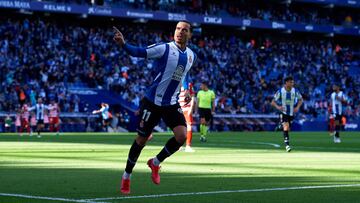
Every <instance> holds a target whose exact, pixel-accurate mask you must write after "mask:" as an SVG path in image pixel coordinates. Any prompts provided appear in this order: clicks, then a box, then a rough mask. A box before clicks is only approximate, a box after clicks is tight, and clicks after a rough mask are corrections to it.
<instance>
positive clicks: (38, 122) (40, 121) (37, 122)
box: [36, 119, 44, 125]
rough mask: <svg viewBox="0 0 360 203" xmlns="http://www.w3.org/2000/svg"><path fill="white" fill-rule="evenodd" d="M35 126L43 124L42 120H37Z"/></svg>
mask: <svg viewBox="0 0 360 203" xmlns="http://www.w3.org/2000/svg"><path fill="white" fill-rule="evenodd" d="M36 124H37V125H40V124H44V119H39V120H37V121H36Z"/></svg>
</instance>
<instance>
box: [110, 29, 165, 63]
mask: <svg viewBox="0 0 360 203" xmlns="http://www.w3.org/2000/svg"><path fill="white" fill-rule="evenodd" d="M113 29H114V38H113V39H114V41H115V42H116V43H117V44H118V45H119V46H120V47H122V48H123V49H124V50H125V51H126V52H127V53H128V54H130V55H131V56H134V57H141V58H148V59H151V58H160V57H162V56H163V55H164V53H165V51H166V45H165V44H160V45H159V44H154V45H151V46H148V47H146V48H144V47H137V46H133V45H130V44H129V43H126V42H125V38H124V35H123V34H122V33H121V32H120V30H119V29H117V28H116V27H115V26H114V27H113Z"/></svg>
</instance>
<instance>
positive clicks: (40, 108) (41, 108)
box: [28, 98, 51, 138]
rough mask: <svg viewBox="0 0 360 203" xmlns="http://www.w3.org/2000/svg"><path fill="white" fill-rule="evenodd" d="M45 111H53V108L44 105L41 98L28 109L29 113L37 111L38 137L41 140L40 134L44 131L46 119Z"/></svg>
mask: <svg viewBox="0 0 360 203" xmlns="http://www.w3.org/2000/svg"><path fill="white" fill-rule="evenodd" d="M45 109H47V110H51V108H50V107H49V106H47V105H45V104H43V103H42V99H41V98H39V99H38V102H37V104H35V106H32V107H30V108H28V111H32V110H35V113H36V125H37V129H36V131H37V137H38V138H40V137H41V135H40V132H41V130H42V129H44V117H45Z"/></svg>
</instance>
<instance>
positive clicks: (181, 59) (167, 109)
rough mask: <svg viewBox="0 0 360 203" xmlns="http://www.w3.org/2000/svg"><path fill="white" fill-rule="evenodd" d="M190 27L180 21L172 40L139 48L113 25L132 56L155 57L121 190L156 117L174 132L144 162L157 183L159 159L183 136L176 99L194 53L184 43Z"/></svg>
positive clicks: (182, 120)
mask: <svg viewBox="0 0 360 203" xmlns="http://www.w3.org/2000/svg"><path fill="white" fill-rule="evenodd" d="M190 29H191V25H190V23H189V22H187V21H180V22H178V23H177V25H176V28H175V33H174V41H172V42H168V43H163V44H155V45H152V46H149V47H147V48H140V47H135V46H132V45H129V44H128V43H125V39H124V36H123V35H122V33H121V32H120V31H119V30H118V29H116V28H115V27H114V31H115V36H114V41H115V42H116V43H117V44H119V45H120V46H121V47H122V48H123V49H124V50H125V51H126V52H127V53H129V54H130V55H131V56H135V57H142V58H147V59H155V61H154V67H155V71H154V75H153V78H154V80H153V82H152V84H151V85H150V87H149V88H148V90H147V92H146V95H145V97H144V99H143V100H142V104H141V106H140V122H139V125H138V128H137V132H138V135H137V136H136V138H135V141H134V143H133V144H132V146H131V148H130V151H129V156H128V160H127V163H126V168H125V172H124V174H123V177H122V181H121V192H122V193H123V194H129V193H130V174H131V173H132V170H133V168H134V166H135V164H136V161H137V159H138V157H139V155H140V153H141V150H142V149H143V148H144V147H145V145H146V142H147V141H148V137H149V136H150V135H151V133H152V131H153V129H154V127H155V126H156V125H157V124H158V123H159V121H160V119H163V120H164V122H165V123H166V125H167V126H168V127H170V128H171V129H172V131H173V133H174V136H173V137H172V138H170V139H169V140H168V141H167V143H166V144H165V146H164V148H163V149H162V150H161V151H160V152H159V154H158V155H156V156H155V157H154V158H151V159H149V160H148V162H147V164H148V166H149V167H150V169H151V172H152V174H151V178H152V181H153V182H154V183H155V184H160V175H159V169H160V163H161V162H163V161H164V160H165V159H166V158H167V157H169V156H171V155H172V154H173V153H175V152H176V151H178V150H179V148H180V147H181V146H182V145H183V144H184V142H185V140H186V121H185V118H184V115H183V113H182V109H181V107H180V104H179V102H178V99H179V98H178V95H179V90H180V87H181V82H182V81H183V80H184V78H185V76H186V74H187V72H188V71H189V70H190V68H191V67H192V65H193V64H194V62H195V61H196V55H195V53H194V52H193V51H192V50H191V49H190V48H188V47H187V42H188V40H189V39H190V37H191V30H190Z"/></svg>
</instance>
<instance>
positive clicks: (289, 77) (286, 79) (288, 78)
mask: <svg viewBox="0 0 360 203" xmlns="http://www.w3.org/2000/svg"><path fill="white" fill-rule="evenodd" d="M291 80H294V78H293V76H287V77H286V78H285V79H284V81H285V83H286V82H288V81H291Z"/></svg>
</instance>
